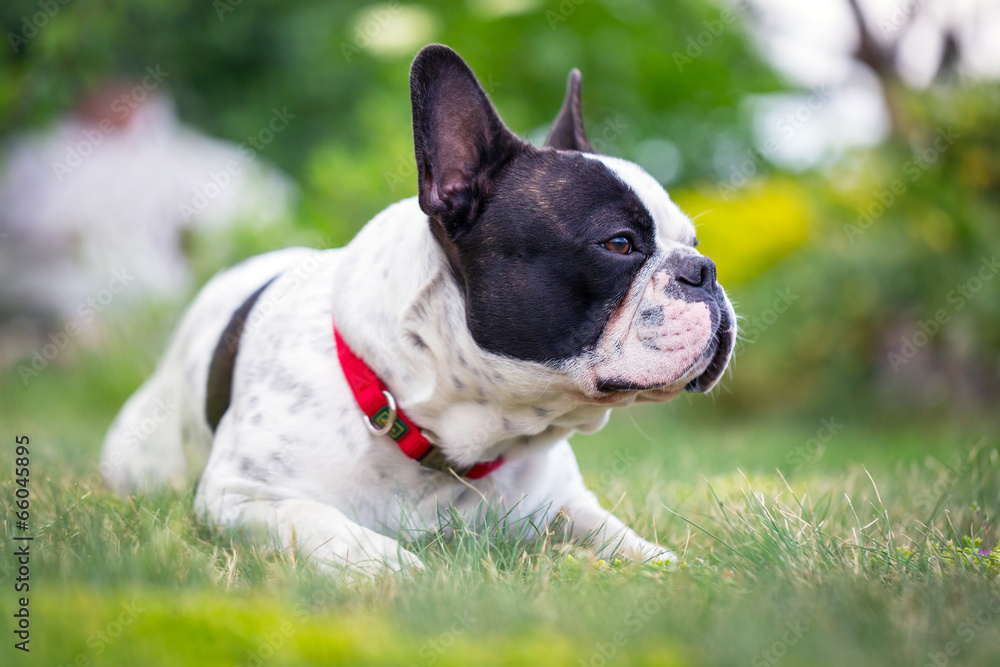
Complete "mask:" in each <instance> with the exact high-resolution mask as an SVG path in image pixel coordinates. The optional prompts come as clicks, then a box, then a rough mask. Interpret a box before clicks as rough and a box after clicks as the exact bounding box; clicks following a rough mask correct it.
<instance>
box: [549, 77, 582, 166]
mask: <svg viewBox="0 0 1000 667" xmlns="http://www.w3.org/2000/svg"><path fill="white" fill-rule="evenodd" d="M582 82H583V77H582V76H581V75H580V70H578V69H575V68H574V69H573V71H571V72H570V73H569V79H567V80H566V99H564V100H563V103H562V109H560V110H559V115H558V116H556V122H555V123H553V124H552V129H551V130H549V136H548V138H547V139H546V140H545V145H546V146H548V147H550V148H558V149H560V150H565V151H583V152H585V153H593V152H594V149H593V147H591V145H590V142H589V141H587V133H586V132H585V131H584V129H583V105H582V103H581V102H580V87H581V83H582Z"/></svg>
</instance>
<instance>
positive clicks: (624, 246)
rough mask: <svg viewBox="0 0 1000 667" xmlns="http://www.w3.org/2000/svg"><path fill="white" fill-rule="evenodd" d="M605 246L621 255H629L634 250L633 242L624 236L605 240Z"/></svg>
mask: <svg viewBox="0 0 1000 667" xmlns="http://www.w3.org/2000/svg"><path fill="white" fill-rule="evenodd" d="M604 247H605V248H607V249H608V250H610V251H611V252H616V253H618V254H619V255H627V254H629V253H630V252H632V242H631V241H629V240H628V239H627V238H625V237H624V236H616V237H614V238H613V239H609V240H607V241H605V242H604Z"/></svg>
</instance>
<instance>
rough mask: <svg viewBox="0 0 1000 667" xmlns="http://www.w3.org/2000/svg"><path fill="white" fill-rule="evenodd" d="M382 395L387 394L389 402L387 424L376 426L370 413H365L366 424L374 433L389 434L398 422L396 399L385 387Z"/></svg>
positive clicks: (386, 397)
mask: <svg viewBox="0 0 1000 667" xmlns="http://www.w3.org/2000/svg"><path fill="white" fill-rule="evenodd" d="M382 395H383V396H385V400H386V402H387V403H388V404H389V417H388V418H387V419H386V420H385V426H383V427H382V428H376V427H375V424H373V423H372V420H371V419H370V418H369V417H368V415H365V426H367V427H368V430H369V431H371V434H372V435H388V434H389V431H391V430H392V427H393V426H394V425H395V423H396V399H395V398H393V397H392V394H390V393H389V392H388V391H386V390H385V389H383V390H382Z"/></svg>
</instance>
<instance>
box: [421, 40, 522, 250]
mask: <svg viewBox="0 0 1000 667" xmlns="http://www.w3.org/2000/svg"><path fill="white" fill-rule="evenodd" d="M410 99H411V101H412V103H413V146H414V149H415V151H416V157H417V181H418V185H419V189H420V208H421V209H422V210H423V211H424V213H426V214H427V215H429V216H431V217H432V218H433V217H437V218H438V219H440V220H441V221H442V222H443V223H444V226H445V230H446V231H447V233H448V235H449V236H450V237H452V238H454V236H455V235H456V234H457V232H458V231H459V230H460V228H461V226H462V224H463V223H464V222H471V221H472V220H474V219H475V217H476V216H477V215H478V213H479V212H480V205H481V203H482V200H483V198H484V197H485V196H488V195H489V193H490V192H491V188H492V183H493V179H494V177H495V176H496V174H497V172H498V171H499V170H500V169H501V168H502V167H503V165H505V164H506V163H507V162H508V161H509V160H510V159H511V158H512V157H514V156H515V155H516V154H517V153H518V152H520V151H522V150H524V149H525V147H526V144H525V143H524V142H523V141H521V140H520V139H518V138H517V137H516V136H515V135H514V133H512V132H511V131H510V130H508V129H507V127H506V126H505V125H504V124H503V121H501V120H500V116H498V115H497V112H496V110H495V109H494V108H493V104H492V103H491V102H490V100H489V98H488V97H487V96H486V91H484V90H483V88H482V86H480V85H479V82H478V81H477V80H476V75H475V74H473V73H472V70H471V69H469V66H468V65H466V64H465V61H464V60H462V58H461V56H459V55H458V54H457V53H455V52H454V51H452V50H451V49H450V48H448V47H447V46H444V45H442V44H431V45H430V46H426V47H424V48H423V49H422V50H421V51H420V53H418V54H417V57H416V58H415V59H414V61H413V67H412V68H411V70H410Z"/></svg>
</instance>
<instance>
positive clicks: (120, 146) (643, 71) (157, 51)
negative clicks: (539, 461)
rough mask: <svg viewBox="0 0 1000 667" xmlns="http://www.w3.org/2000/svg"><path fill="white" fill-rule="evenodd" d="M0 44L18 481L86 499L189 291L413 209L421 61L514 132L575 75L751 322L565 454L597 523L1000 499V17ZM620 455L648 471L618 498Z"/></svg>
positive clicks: (414, 24) (618, 9) (587, 104)
mask: <svg viewBox="0 0 1000 667" xmlns="http://www.w3.org/2000/svg"><path fill="white" fill-rule="evenodd" d="M0 29H2V30H0V32H2V34H3V40H4V42H5V43H4V44H2V45H0V345H2V350H0V392H2V399H0V424H2V427H3V428H2V432H3V435H2V437H4V438H7V437H8V435H7V434H8V433H15V432H16V433H22V432H23V433H29V434H31V436H32V438H33V440H34V441H35V442H37V443H38V444H37V451H38V456H39V457H40V459H39V460H40V461H41V463H39V464H38V465H39V466H42V467H43V468H44V470H40V471H39V472H38V473H37V474H38V476H39V479H43V478H44V479H55V480H56V481H55V482H54V483H55V484H57V485H62V486H61V487H60V488H67V489H68V488H77V487H76V486H74V485H76V484H77V483H80V484H83V486H82V487H81V488H82V489H83V490H82V491H80V492H79V493H78V494H77V495H78V496H84V497H86V494H87V493H89V491H88V489H90V488H91V487H92V488H93V489H97V488H98V487H99V485H98V484H94V483H93V480H94V478H93V471H94V467H95V465H96V462H97V455H98V451H99V446H100V438H101V436H102V433H103V431H104V429H105V428H106V427H107V425H108V423H109V422H110V420H111V418H112V417H113V415H114V413H115V411H116V410H117V408H118V406H120V405H121V403H122V401H123V400H124V399H125V398H126V397H127V396H128V395H129V393H130V392H131V391H133V390H134V389H135V387H136V386H138V384H139V382H141V380H142V379H143V377H145V376H146V375H147V374H148V373H149V372H150V371H151V370H152V368H153V366H154V365H155V363H156V359H157V356H158V354H159V352H160V351H161V350H162V347H163V345H164V343H165V341H166V340H167V337H168V335H169V333H170V331H171V329H172V327H173V326H174V325H175V324H176V322H177V321H178V318H179V317H180V314H181V312H182V309H183V306H184V304H185V303H186V302H187V301H188V300H189V299H190V298H191V296H192V295H193V294H194V293H195V292H196V290H197V288H198V286H199V285H201V284H203V283H204V282H205V281H206V280H207V279H208V278H209V277H210V276H211V275H212V274H214V273H215V272H216V271H218V270H219V269H221V268H223V267H225V266H228V265H230V264H232V263H234V262H236V261H238V260H240V259H242V258H244V257H247V256H250V255H252V254H256V253H259V252H264V251H267V250H271V249H275V248H279V247H285V246H289V245H310V246H315V247H335V246H338V245H341V244H343V243H345V242H346V241H348V240H349V239H350V238H351V237H352V236H353V235H354V233H355V232H356V231H357V230H358V229H360V228H361V226H362V225H363V224H364V223H365V222H366V221H367V220H368V219H370V218H371V217H372V216H373V215H374V214H375V213H377V212H378V211H379V210H381V209H382V208H384V207H385V206H387V205H388V204H390V203H392V202H393V201H396V200H398V199H401V198H404V197H408V196H411V195H413V194H415V192H416V182H415V176H416V174H415V168H414V165H413V152H412V137H411V128H410V108H409V92H408V86H407V84H408V66H409V62H410V60H411V59H412V57H413V55H414V54H415V53H416V51H417V50H418V49H419V48H420V47H421V46H423V45H424V44H426V43H429V42H443V43H446V44H448V45H450V46H452V47H453V48H455V49H456V50H457V51H458V52H459V53H460V54H461V55H462V56H463V57H464V58H465V59H466V60H467V61H468V62H469V63H470V65H471V66H472V68H473V69H474V70H475V71H476V73H477V74H478V76H479V78H480V80H481V81H482V82H483V85H484V87H485V88H486V89H487V90H488V91H489V93H490V95H491V97H492V99H493V100H494V103H495V105H496V107H497V108H498V110H499V112H500V115H501V116H502V118H503V119H504V120H505V122H506V123H507V124H508V125H509V126H510V127H511V128H512V129H513V130H514V131H515V132H517V133H519V134H520V135H521V136H524V137H527V138H529V139H531V140H532V141H534V142H536V143H541V141H542V140H543V139H544V136H545V134H546V131H547V129H548V124H549V123H550V122H551V121H552V119H553V118H554V117H555V114H556V112H557V110H558V108H559V105H560V103H561V100H562V96H563V92H564V85H565V79H566V76H567V73H568V72H569V70H570V69H571V68H573V67H578V68H579V69H580V70H581V71H582V73H583V102H584V116H585V119H586V124H587V130H588V133H589V136H590V138H591V143H593V144H594V145H595V147H597V148H598V149H599V150H600V151H601V152H604V153H607V154H611V155H615V156H620V157H623V158H626V159H629V160H632V161H635V162H637V163H639V164H640V165H642V166H643V167H645V168H646V169H647V170H648V171H649V172H650V173H651V174H653V175H654V176H655V177H656V178H657V179H659V180H660V181H661V182H662V183H663V184H664V186H665V187H666V188H667V190H668V192H669V193H670V195H671V197H672V198H674V199H675V201H677V202H678V203H679V204H680V205H681V207H682V208H684V209H685V210H686V211H687V212H688V213H689V214H690V215H691V217H692V218H694V219H695V222H696V225H697V227H698V235H699V238H700V241H701V247H700V250H702V251H703V252H704V253H705V254H706V255H708V256H710V257H711V258H713V259H714V260H715V261H716V263H717V265H718V272H719V278H720V281H721V282H722V284H723V285H724V286H725V287H726V289H727V290H728V292H729V294H730V295H731V297H732V298H733V300H734V302H735V304H736V308H737V313H739V314H740V315H741V316H742V317H743V319H742V320H741V327H742V332H743V333H742V340H741V341H740V343H739V345H738V347H737V353H736V358H735V361H734V363H733V366H732V370H731V372H730V373H729V374H728V375H727V377H726V378H725V380H724V381H723V382H722V385H721V387H720V388H718V389H717V390H715V391H714V392H713V394H712V395H711V396H710V397H707V398H706V397H704V396H684V397H681V398H680V399H678V400H676V401H675V402H674V403H672V404H670V405H666V406H646V407H643V408H642V409H634V410H631V411H629V412H626V413H623V414H622V415H618V416H616V417H615V418H614V420H613V421H612V423H611V425H610V427H609V429H608V430H607V431H605V432H604V433H602V434H601V435H600V436H595V437H594V438H583V439H580V438H578V439H577V440H575V441H574V443H575V445H576V447H577V449H578V451H579V452H580V457H581V461H582V465H583V468H584V472H585V475H586V476H587V477H588V480H589V481H590V482H591V483H592V485H593V486H594V487H595V488H597V490H598V491H599V493H600V494H601V495H602V497H603V498H605V499H606V500H607V501H608V502H609V504H614V502H615V501H616V500H617V499H618V496H619V495H620V493H621V492H624V491H629V492H630V493H632V495H633V496H636V495H637V494H638V496H639V497H640V498H642V497H643V495H642V494H644V493H647V492H648V493H652V492H651V491H649V489H650V488H652V487H651V486H650V485H651V484H652V482H651V481H650V478H649V477H647V476H645V475H646V472H647V471H648V470H652V471H654V472H656V471H658V473H657V474H659V475H660V476H661V477H662V478H663V479H668V480H681V479H682V478H683V482H684V483H685V484H687V482H688V481H690V482H691V483H692V484H693V483H695V480H696V479H698V478H699V477H700V476H703V475H704V476H708V477H709V478H712V479H715V478H714V477H713V476H714V475H722V476H725V477H726V478H727V479H730V478H735V476H736V470H737V469H739V470H745V471H748V472H751V473H753V472H758V473H760V472H762V471H768V470H770V471H772V472H773V470H774V468H775V467H780V468H781V469H782V470H783V472H784V474H786V475H787V476H789V477H790V478H792V479H793V480H796V479H797V480H804V479H812V478H813V477H817V478H822V477H823V476H824V475H826V476H827V477H828V478H829V479H840V478H839V477H837V476H838V475H841V476H843V477H844V478H845V479H846V478H848V477H849V478H850V479H851V480H854V481H857V479H858V478H860V479H864V477H863V475H862V474H859V473H858V470H860V468H852V467H851V466H861V465H864V466H866V469H867V468H875V469H882V470H884V471H889V472H893V471H895V473H898V474H899V475H904V473H905V475H910V473H911V472H913V471H917V470H918V469H919V471H922V472H919V473H918V472H913V475H914V477H913V479H918V478H919V479H924V478H923V477H920V475H925V476H926V475H930V478H933V475H939V478H940V479H947V480H949V482H948V485H947V488H948V489H951V488H952V486H953V485H954V483H955V481H956V479H957V477H956V475H958V472H956V471H958V470H959V467H955V466H951V464H948V463H947V461H948V460H950V457H952V456H953V455H958V456H961V457H965V456H966V455H968V456H969V457H971V458H969V460H974V461H976V462H977V463H975V466H974V469H975V470H976V471H978V472H977V473H976V474H977V475H980V477H977V481H976V483H975V484H974V485H973V484H972V483H971V482H968V485H969V488H970V489H971V488H973V487H974V488H975V492H974V493H973V494H972V495H973V496H975V497H972V496H969V497H965V496H963V497H962V501H961V503H959V504H960V505H962V507H965V508H966V509H969V508H972V509H973V510H975V512H978V511H979V509H981V508H983V507H989V505H988V503H990V502H992V503H993V507H995V506H996V502H997V500H998V499H997V498H996V497H995V496H996V493H997V491H996V489H997V484H996V480H997V461H996V449H995V443H996V434H997V433H998V431H997V428H996V427H997V419H996V418H997V408H998V405H1000V298H998V296H1000V290H998V287H1000V277H998V275H997V274H998V273H1000V265H998V263H997V257H998V253H1000V83H998V81H1000V6H998V4H997V3H996V2H993V1H991V0H960V1H958V0H956V1H949V0H815V1H814V2H808V3H807V2H796V1H795V0H738V1H732V2H730V1H726V0H718V1H710V0H704V1H703V0H678V1H676V2H655V1H653V0H627V1H624V2H612V1H610V0H607V1H602V0H461V1H457V2H444V1H443V0H425V1H420V2H416V1H415V2H389V3H377V4H371V3H367V2H356V1H337V2H334V1H330V0H327V1H319V0H280V1H279V0H242V1H241V0H213V1H212V2H195V1H193V0H169V1H168V0H143V1H141V2H139V1H137V0H136V1H131V0H95V1H91V2H84V1H82V0H9V1H7V2H4V3H2V4H0ZM232 165H236V166H235V167H233V166H232ZM747 434H750V435H747ZM984 438H985V440H984ZM984 442H985V443H986V444H985V445H984V444H983V443H984ZM623 443H624V444H623ZM976 443H978V444H976ZM626 445H627V446H628V447H627V448H626ZM973 445H975V446H973ZM984 447H985V448H986V449H983V448H984ZM990 447H993V449H992V450H990ZM624 451H627V452H629V454H628V456H629V457H631V456H633V455H635V456H638V457H639V460H642V461H643V462H650V461H651V462H653V463H652V464H651V466H649V467H647V466H645V465H643V466H640V467H642V468H643V472H642V473H641V474H640V473H639V472H638V467H633V468H631V471H630V472H629V473H628V474H627V475H624V481H622V476H621V475H619V474H618V473H619V471H618V469H617V468H616V467H615V465H616V463H615V462H616V461H618V462H621V461H622V460H624V459H622V456H624V454H622V452H624ZM984 451H985V452H987V453H988V452H989V451H992V452H993V454H992V457H993V458H990V457H989V456H988V455H986V454H983V452H984ZM956 452H957V454H956ZM628 460H629V461H632V460H633V459H631V458H629V459H628ZM963 460H964V459H963ZM630 466H632V464H631V463H629V464H628V466H625V467H626V468H628V467H630ZM609 470H613V471H614V475H612V474H610V473H609ZM961 470H963V471H965V470H967V468H961ZM46 471H47V472H46ZM851 471H853V472H851ZM901 471H902V472H901ZM651 474H652V473H651ZM962 474H964V472H963V473H962ZM637 475H638V477H637ZM829 479H828V481H829ZM962 479H964V478H962ZM80 480H90V481H89V482H87V481H80ZM838 483H839V482H838ZM965 483H966V482H960V483H959V484H958V486H960V487H961V486H962V484H965ZM87 484H91V487H88V486H87ZM928 484H929V482H928ZM833 486H834V487H836V486H837V484H836V483H835V484H833ZM684 488H685V489H686V490H685V491H683V492H681V491H677V492H676V493H674V492H673V491H671V492H670V493H669V494H668V495H670V497H671V498H673V499H675V500H676V497H688V496H690V495H691V490H690V488H688V487H686V486H685V487H684ZM935 489H936V491H940V489H937V487H935ZM74 493H75V492H74ZM94 493H97V491H94ZM970 493H972V492H970ZM671 494H672V495H671ZM927 494H931V491H930V490H928V491H927ZM977 494H978V495H977ZM834 495H835V496H836V497H838V498H839V497H840V495H841V494H840V493H836V492H835V493H834ZM925 495H926V494H925ZM960 495H961V494H960ZM95 497H96V496H95ZM922 497H923V496H922ZM927 497H930V495H927ZM935 497H936V496H935ZM911 500H912V498H911ZM924 500H926V498H924ZM977 502H978V503H979V504H978V505H976V504H975V503H977ZM984 503H987V504H985V505H984ZM640 505H641V501H640ZM931 505H933V503H931ZM938 509H940V508H938ZM657 511H660V510H657ZM969 511H972V510H969ZM983 511H984V512H985V511H986V510H983ZM936 512H937V510H935V513H936ZM975 512H973V514H968V515H966V514H963V515H962V516H963V517H966V516H973V515H975V516H979V519H977V520H978V521H979V522H980V523H979V524H978V525H979V528H977V529H976V530H975V531H973V532H974V533H976V534H977V535H979V536H980V538H982V539H983V540H985V544H986V546H987V548H988V549H990V548H993V547H994V546H996V542H997V538H998V534H997V530H996V526H995V522H994V520H993V519H992V518H991V517H990V516H985V518H984V517H983V516H980V515H978V514H975ZM661 514H662V512H661ZM661 520H662V519H657V521H661ZM670 520H671V521H672V520H673V519H670ZM970 521H971V519H970ZM656 525H661V524H659V523H657V524H656ZM670 525H671V526H672V525H673V524H670ZM956 530H957V529H956ZM963 530H964V528H963ZM958 532H962V531H958ZM967 532H968V531H966V533H967ZM955 535H956V536H957V535H958V533H956V534H955ZM67 539H69V538H67ZM205 539H209V538H205ZM84 551H86V550H85V549H84ZM53 558H54V557H53ZM95 558H96V557H95ZM109 558H111V557H109ZM83 560H86V558H83ZM108 562H117V561H114V559H113V558H111V560H109V561H108ZM46 567H47V568H48V569H47V570H45V571H46V572H48V573H49V575H50V576H51V577H52V578H53V579H55V580H59V577H67V576H70V575H67V574H66V572H67V571H68V570H67V569H66V568H69V569H72V568H71V566H70V565H68V564H67V561H59V560H53V561H51V562H49V564H48V565H47V566H46ZM81 567H84V570H85V571H87V572H91V571H89V570H86V567H85V566H81ZM115 567H118V566H115ZM121 567H122V568H123V569H122V570H121V572H119V571H118V570H115V569H114V568H112V569H111V570H107V571H106V570H100V571H95V572H97V573H96V574H95V573H94V572H91V573H90V574H88V575H85V578H86V577H90V578H91V579H95V580H98V581H104V578H107V579H113V577H112V573H114V572H117V573H118V575H120V576H123V577H125V578H128V577H129V576H132V575H129V574H128V572H131V570H129V569H128V566H126V565H122V566H121ZM123 572H124V573H125V574H123ZM71 578H72V577H71ZM77 597H78V598H80V600H81V602H80V604H81V605H83V604H84V602H83V600H86V598H87V596H86V594H77ZM105 602H106V605H107V604H110V603H107V601H105ZM928 604H933V601H931V602H930V603H928ZM57 606H58V605H55V604H54V603H51V604H50V607H51V608H52V609H55V608H56V607H57ZM111 606H112V607H113V606H114V605H111ZM753 609H754V607H753V605H749V603H748V607H746V608H745V610H746V611H747V612H748V615H749V616H752V615H753ZM776 613H777V612H776ZM845 613H846V612H845ZM955 613H956V614H958V613H959V612H958V611H956V612H955ZM781 618H784V617H781ZM955 618H958V616H956V617H955ZM753 622H754V621H751V620H747V623H750V624H751V625H748V626H746V628H745V629H744V631H743V632H742V634H741V633H740V632H733V633H732V634H731V637H730V639H732V638H734V637H735V638H737V639H733V641H739V640H738V637H744V636H745V637H747V638H749V637H752V636H753V635H754V633H755V632H757V629H755V628H756V626H752V623H753ZM845 624H846V621H845ZM779 625H780V624H779ZM918 625H919V624H918ZM918 625H914V626H913V628H910V631H911V632H912V633H916V634H919V630H918V629H914V628H918ZM845 627H847V626H846V625H845ZM920 627H922V626H920ZM991 627H992V626H991ZM844 632H845V633H846V635H845V636H860V634H863V630H862V629H859V628H855V629H853V630H852V629H847V630H844ZM990 632H993V633H994V636H995V627H994V628H993V629H992V630H990ZM851 633H854V634H853V635H852V634H851ZM907 636H913V635H912V634H910V635H908V634H906V633H905V632H904V633H901V634H900V635H899V637H907ZM897 639H899V638H897ZM984 641H985V640H984ZM831 642H833V640H831ZM834 643H835V642H834ZM707 644H711V642H707ZM905 644H906V642H905V641H904V640H903V639H900V640H899V643H898V644H896V647H897V648H898V647H899V646H904V645H905ZM832 645H833V644H832V643H831V646H832ZM746 646H747V647H752V646H753V643H752V639H746ZM703 648H704V645H703ZM869 648H870V647H869ZM720 650H721V649H720ZM727 650H729V649H727ZM748 650H749V649H748ZM753 655H754V654H753V651H750V652H749V653H746V654H744V653H739V651H737V650H736V649H732V651H731V652H730V653H726V654H725V656H721V657H720V656H716V658H715V659H714V660H709V662H716V663H719V662H725V663H727V664H728V663H730V662H732V663H733V664H737V663H740V662H742V663H744V664H745V662H748V661H749V660H750V659H752V658H753ZM831 655H833V654H831ZM858 655H863V652H862V653H857V654H854V653H851V654H843V655H842V656H841V657H842V659H843V660H846V661H848V662H841V663H840V664H854V663H851V662H850V661H851V660H855V659H857V656H858ZM885 655H886V657H885V660H886V661H885V662H882V663H878V664H890V662H891V661H892V660H895V659H896V658H892V657H891V656H893V655H896V656H897V657H898V655H901V654H900V653H899V652H898V651H895V652H892V651H889V650H888V649H886V654H885ZM911 657H913V658H914V659H920V658H922V657H923V653H922V652H919V651H918V652H917V653H916V654H914V655H913V656H911ZM769 664H773V663H769ZM803 664H807V663H803ZM813 664H816V663H813ZM873 664H874V663H873ZM970 664H971V663H970ZM981 664H986V663H981Z"/></svg>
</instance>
